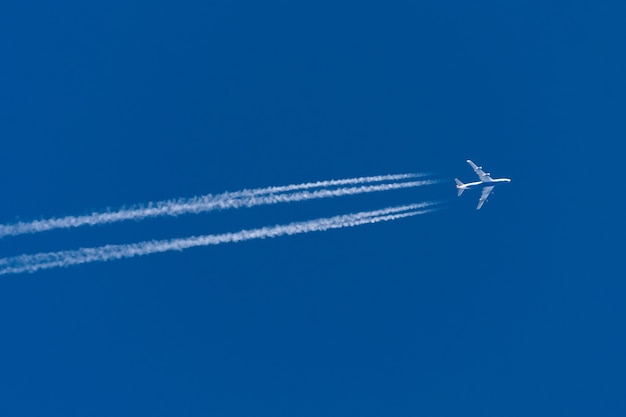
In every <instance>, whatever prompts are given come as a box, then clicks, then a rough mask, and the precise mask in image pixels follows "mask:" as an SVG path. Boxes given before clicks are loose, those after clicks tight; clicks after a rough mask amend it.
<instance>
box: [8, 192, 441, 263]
mask: <svg viewBox="0 0 626 417" xmlns="http://www.w3.org/2000/svg"><path fill="white" fill-rule="evenodd" d="M436 204H437V203H433V202H427V203H420V204H411V205H405V206H398V207H390V208H386V209H382V210H374V211H366V212H360V213H353V214H346V215H342V216H335V217H328V218H321V219H316V220H309V221H304V222H295V223H290V224H287V225H278V226H271V227H262V228H259V229H250V230H241V231H239V232H235V233H223V234H215V235H205V236H192V237H188V238H181V239H170V240H153V241H146V242H140V243H132V244H124V245H106V246H100V247H95V248H81V249H77V250H68V251H60V252H49V253H39V254H34V255H21V256H16V257H13V258H4V259H0V275H7V274H19V273H25V272H36V271H39V270H42V269H50V268H63V267H68V266H71V265H78V264H84V263H90V262H105V261H109V260H114V259H123V258H133V257H136V256H144V255H149V254H154V253H162V252H169V251H182V250H185V249H189V248H193V247H200V246H210V245H220V244H222V243H234V242H243V241H246V240H252V239H266V238H274V237H278V236H284V235H295V234H302V233H309V232H319V231H325V230H330V229H339V228H344V227H354V226H359V225H363V224H370V223H378V222H382V221H390V220H396V219H401V218H405V217H410V216H416V215H419V214H425V213H428V212H431V211H434V210H436V209H437V208H436Z"/></svg>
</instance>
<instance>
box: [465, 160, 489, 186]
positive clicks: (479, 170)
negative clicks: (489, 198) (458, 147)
mask: <svg viewBox="0 0 626 417" xmlns="http://www.w3.org/2000/svg"><path fill="white" fill-rule="evenodd" d="M467 163H468V164H470V166H471V167H472V169H473V170H474V172H475V173H476V175H478V178H480V180H481V181H482V182H491V181H493V180H492V179H491V177H490V176H489V174H487V173H486V172H485V171H483V167H479V166H477V165H476V164H475V163H473V162H472V161H471V160H470V159H468V160H467Z"/></svg>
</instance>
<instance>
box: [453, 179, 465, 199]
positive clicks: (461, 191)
mask: <svg viewBox="0 0 626 417" xmlns="http://www.w3.org/2000/svg"><path fill="white" fill-rule="evenodd" d="M454 181H455V182H456V189H457V190H459V197H461V194H463V191H465V188H462V187H463V186H464V185H465V184H463V183H462V182H461V181H459V179H458V178H455V179H454Z"/></svg>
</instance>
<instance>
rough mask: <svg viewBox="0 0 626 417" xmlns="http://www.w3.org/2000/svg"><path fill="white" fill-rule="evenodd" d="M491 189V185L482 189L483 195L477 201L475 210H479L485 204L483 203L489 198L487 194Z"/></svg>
mask: <svg viewBox="0 0 626 417" xmlns="http://www.w3.org/2000/svg"><path fill="white" fill-rule="evenodd" d="M493 188H494V186H493V185H492V186H490V187H484V188H483V193H482V194H481V195H480V200H478V207H476V210H480V208H481V207H482V206H483V204H485V201H487V198H488V197H489V194H491V191H492V190H493Z"/></svg>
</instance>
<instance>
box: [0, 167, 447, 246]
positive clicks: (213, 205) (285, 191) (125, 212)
mask: <svg viewBox="0 0 626 417" xmlns="http://www.w3.org/2000/svg"><path fill="white" fill-rule="evenodd" d="M424 175H426V174H399V175H380V176H375V177H360V178H349V179H343V180H329V181H319V182H311V183H303V184H293V185H287V186H280V187H267V188H258V189H252V190H241V191H235V192H225V193H222V194H215V195H212V194H208V195H205V196H200V197H192V198H184V199H177V200H165V201H159V202H151V203H148V204H147V205H142V206H135V207H131V208H122V209H119V210H117V211H103V212H94V213H91V214H87V215H82V216H66V217H59V218H50V219H44V220H34V221H31V222H19V223H15V224H7V225H0V238H3V237H8V236H18V235H22V234H29V233H40V232H45V231H50V230H57V229H71V228H76V227H81V226H97V225H104V224H110V223H117V222H122V221H128V220H135V221H139V220H143V219H147V218H156V217H176V216H180V215H184V214H197V213H203V212H209V211H214V210H223V209H230V208H242V207H254V206H260V205H269V204H278V203H285V202H295V201H305V200H313V199H320V198H331V197H339V196H346V195H355V194H363V193H372V192H380V191H389V190H397V189H402V188H411V187H420V186H424V185H430V184H437V183H440V182H442V180H420V181H406V182H393V183H383V184H377V185H359V186H355V187H344V188H330V189H329V188H322V189H318V190H312V191H309V190H310V189H315V188H321V187H330V186H338V185H357V184H368V183H372V182H383V181H398V180H402V179H415V178H418V177H422V176H424Z"/></svg>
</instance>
